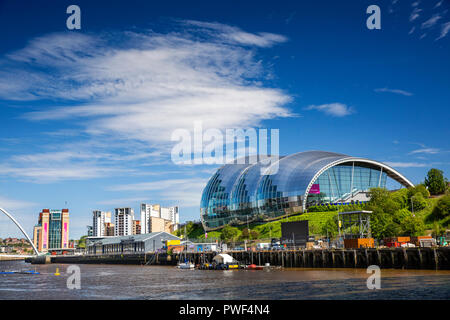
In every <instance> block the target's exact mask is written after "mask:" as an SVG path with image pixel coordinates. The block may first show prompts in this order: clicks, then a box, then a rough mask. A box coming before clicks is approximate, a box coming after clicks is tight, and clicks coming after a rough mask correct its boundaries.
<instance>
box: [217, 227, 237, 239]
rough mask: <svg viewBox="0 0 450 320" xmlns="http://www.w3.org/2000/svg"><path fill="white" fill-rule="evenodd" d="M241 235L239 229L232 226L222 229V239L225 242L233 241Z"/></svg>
mask: <svg viewBox="0 0 450 320" xmlns="http://www.w3.org/2000/svg"><path fill="white" fill-rule="evenodd" d="M238 235H239V229H238V228H236V227H232V226H230V225H226V226H225V227H224V228H223V229H222V233H221V234H220V239H222V240H225V241H232V240H234V239H235V238H236V237H237V236H238Z"/></svg>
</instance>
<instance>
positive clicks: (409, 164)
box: [384, 161, 429, 168]
mask: <svg viewBox="0 0 450 320" xmlns="http://www.w3.org/2000/svg"><path fill="white" fill-rule="evenodd" d="M384 163H385V164H387V165H388V166H391V167H394V168H422V167H428V166H429V165H428V164H426V163H418V162H390V161H387V162H384Z"/></svg>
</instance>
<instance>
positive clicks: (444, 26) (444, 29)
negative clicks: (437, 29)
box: [436, 22, 450, 40]
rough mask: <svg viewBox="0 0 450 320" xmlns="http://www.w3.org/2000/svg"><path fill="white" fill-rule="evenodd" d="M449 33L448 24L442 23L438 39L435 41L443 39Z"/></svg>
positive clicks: (449, 27) (449, 23)
mask: <svg viewBox="0 0 450 320" xmlns="http://www.w3.org/2000/svg"><path fill="white" fill-rule="evenodd" d="M449 31H450V22H446V23H443V24H442V25H441V34H440V35H439V37H437V38H436V40H439V39H442V38H444V37H445V36H446V35H447V34H448V32H449Z"/></svg>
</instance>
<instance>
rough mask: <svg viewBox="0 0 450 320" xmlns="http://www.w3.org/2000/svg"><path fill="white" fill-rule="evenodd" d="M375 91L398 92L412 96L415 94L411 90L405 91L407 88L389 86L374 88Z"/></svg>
mask: <svg viewBox="0 0 450 320" xmlns="http://www.w3.org/2000/svg"><path fill="white" fill-rule="evenodd" d="M374 91H375V92H391V93H397V94H401V95H404V96H412V95H413V94H412V93H411V92H408V91H405V90H399V89H389V88H378V89H375V90H374Z"/></svg>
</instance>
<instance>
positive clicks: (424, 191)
mask: <svg viewBox="0 0 450 320" xmlns="http://www.w3.org/2000/svg"><path fill="white" fill-rule="evenodd" d="M407 190H408V200H409V199H411V197H413V196H414V195H416V194H417V192H420V193H421V194H422V196H423V197H424V198H428V197H429V196H430V192H429V191H428V190H427V187H426V186H425V185H423V184H418V185H417V186H415V187H411V188H408V189H407Z"/></svg>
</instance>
